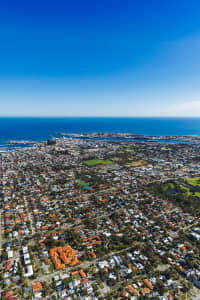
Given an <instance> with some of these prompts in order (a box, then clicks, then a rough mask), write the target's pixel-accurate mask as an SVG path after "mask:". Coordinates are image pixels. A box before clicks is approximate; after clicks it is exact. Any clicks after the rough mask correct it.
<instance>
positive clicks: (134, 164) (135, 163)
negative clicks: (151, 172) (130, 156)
mask: <svg viewBox="0 0 200 300" xmlns="http://www.w3.org/2000/svg"><path fill="white" fill-rule="evenodd" d="M128 165H129V166H132V167H142V166H146V165H148V162H147V161H145V160H142V159H141V160H137V161H131V162H129V163H128Z"/></svg>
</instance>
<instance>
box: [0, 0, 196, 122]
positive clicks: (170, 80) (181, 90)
mask: <svg viewBox="0 0 200 300" xmlns="http://www.w3.org/2000/svg"><path fill="white" fill-rule="evenodd" d="M10 2H11V3H10ZM10 2H9V3H2V4H0V41H1V49H0V99H1V100H0V101H1V102H0V103H1V105H0V116H2V117H4V116H8V117H25V116H29V117H76V116H78V117H79V116H82V117H90V116H91V117H200V113H199V112H200V86H199V79H200V18H199V10H200V2H199V1H197V0H193V1H192V2H190V3H189V1H187V0H182V1H180V0H178V1H172V0H170V1H168V2H167V3H164V2H162V3H161V2H160V1H147V0H144V1H133V0H127V1H125V3H122V2H121V1H112V0H110V1H106V0H102V1H101V2H99V1H96V0H94V1H89V0H86V1H84V3H83V2H82V1H80V0H75V1H73V3H71V2H70V1H63V0H61V1H59V5H58V3H57V4H56V3H51V2H49V1H48V2H47V1H46V0H44V1H42V3H41V2H40V1H38V0H36V1H32V0H31V1H28V2H27V1H24V0H21V1H18V2H16V1H13V0H11V1H10ZM11 4H12V5H11Z"/></svg>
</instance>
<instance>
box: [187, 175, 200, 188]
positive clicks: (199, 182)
mask: <svg viewBox="0 0 200 300" xmlns="http://www.w3.org/2000/svg"><path fill="white" fill-rule="evenodd" d="M186 182H187V183H188V184H190V185H193V186H200V177H192V178H187V179H186Z"/></svg>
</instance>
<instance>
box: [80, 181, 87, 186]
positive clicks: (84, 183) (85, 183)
mask: <svg viewBox="0 0 200 300" xmlns="http://www.w3.org/2000/svg"><path fill="white" fill-rule="evenodd" d="M78 185H79V186H87V185H90V183H89V182H84V181H83V182H78Z"/></svg>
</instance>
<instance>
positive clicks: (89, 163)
mask: <svg viewBox="0 0 200 300" xmlns="http://www.w3.org/2000/svg"><path fill="white" fill-rule="evenodd" d="M83 163H84V164H85V165H87V166H96V165H110V164H112V163H113V162H112V161H111V160H108V159H106V160H103V159H90V160H84V161H83Z"/></svg>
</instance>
